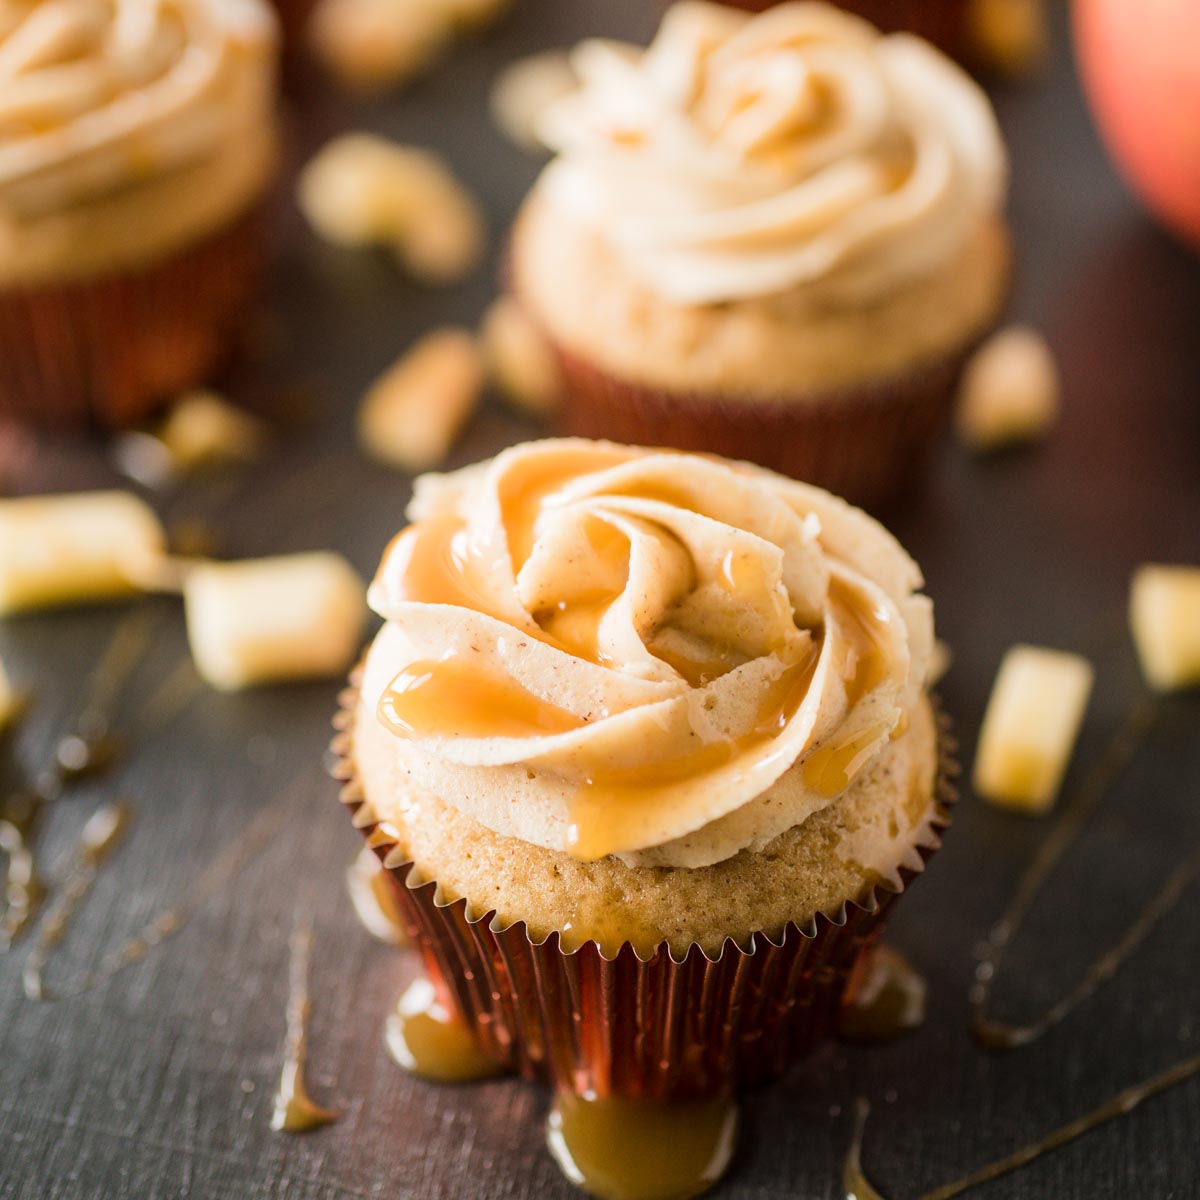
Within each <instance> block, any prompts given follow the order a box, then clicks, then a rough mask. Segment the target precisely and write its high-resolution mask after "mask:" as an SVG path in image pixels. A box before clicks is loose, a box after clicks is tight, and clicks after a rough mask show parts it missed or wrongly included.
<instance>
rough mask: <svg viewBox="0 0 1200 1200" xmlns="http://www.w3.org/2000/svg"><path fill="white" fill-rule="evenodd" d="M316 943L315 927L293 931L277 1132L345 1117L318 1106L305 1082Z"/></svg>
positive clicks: (275, 1114)
mask: <svg viewBox="0 0 1200 1200" xmlns="http://www.w3.org/2000/svg"><path fill="white" fill-rule="evenodd" d="M312 941H313V934H312V926H311V925H297V926H296V928H295V929H294V930H293V931H292V937H291V957H290V959H289V962H288V1002H287V1033H286V1035H285V1037H284V1049H283V1070H282V1071H281V1072H280V1077H279V1090H278V1091H277V1092H276V1093H275V1106H274V1109H273V1110H272V1113H271V1128H272V1129H273V1130H274V1131H275V1132H276V1133H307V1132H308V1131H309V1130H310V1129H318V1128H320V1127H321V1126H322V1125H328V1124H330V1122H332V1121H336V1120H337V1119H338V1117H340V1116H341V1113H338V1112H335V1111H334V1110H333V1109H332V1108H323V1107H322V1106H321V1105H319V1104H317V1103H316V1102H315V1101H314V1100H313V1099H312V1097H311V1096H309V1094H308V1087H307V1086H306V1084H305V1082H304V1062H305V1059H306V1058H307V1056H308V1016H309V1011H310V1009H311V1007H312V1005H311V1002H310V1000H309V995H308V972H309V964H310V962H311V961H312Z"/></svg>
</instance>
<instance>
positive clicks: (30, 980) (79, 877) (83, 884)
mask: <svg viewBox="0 0 1200 1200" xmlns="http://www.w3.org/2000/svg"><path fill="white" fill-rule="evenodd" d="M130 816H131V813H130V810H129V808H128V806H127V805H124V804H119V803H114V804H104V805H101V807H100V808H98V809H96V811H95V812H94V813H93V814H92V815H91V817H90V818H89V819H88V822H87V824H86V825H84V827H83V832H82V833H81V834H80V835H79V844H78V847H77V848H76V852H75V862H74V864H73V865H72V867H71V869H70V871H69V872H68V874H67V879H66V882H65V883H64V884H63V889H62V892H61V894H60V895H59V897H58V899H57V900H56V901H55V903H54V905H53V907H52V908H51V909H50V912H49V913H48V914H47V916H46V920H45V921H44V922H43V923H42V928H41V931H40V933H39V934H38V940H37V944H36V945H35V946H34V948H33V950H32V951H30V954H29V958H28V959H27V960H26V963H25V969H24V972H23V973H22V977H21V978H22V983H23V984H24V987H25V995H26V996H28V997H29V999H30V1000H49V999H52V998H53V997H52V996H51V995H49V994H48V993H47V990H46V987H45V980H44V979H43V972H44V970H45V967H46V963H47V962H48V961H49V959H50V956H51V954H53V953H54V948H55V947H56V946H57V945H58V944H59V942H61V941H62V940H63V938H64V937H65V936H66V932H67V929H68V928H69V927H70V924H71V919H72V918H73V917H74V915H75V913H76V911H77V910H78V908H79V906H80V904H82V903H83V899H84V897H85V896H86V895H87V894H88V892H89V891H91V888H92V884H94V883H95V882H96V876H97V875H98V874H99V872H100V868H101V866H102V865H103V864H104V861H105V859H107V858H108V856H109V855H110V854H111V853H112V852H113V850H114V849H115V848H116V846H117V844H118V842H119V841H120V840H121V837H122V835H123V834H124V832H125V827H126V826H127V825H128V823H129V819H130Z"/></svg>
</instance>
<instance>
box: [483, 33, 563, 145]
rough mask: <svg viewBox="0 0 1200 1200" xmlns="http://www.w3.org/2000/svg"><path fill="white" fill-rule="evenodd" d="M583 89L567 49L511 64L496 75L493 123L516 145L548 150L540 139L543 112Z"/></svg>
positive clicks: (533, 55)
mask: <svg viewBox="0 0 1200 1200" xmlns="http://www.w3.org/2000/svg"><path fill="white" fill-rule="evenodd" d="M578 86H579V79H578V77H577V76H576V74H575V69H574V68H573V67H572V66H571V59H570V56H569V55H568V54H567V52H566V51H565V50H543V51H542V52H541V53H540V54H530V55H529V56H528V57H526V58H518V59H517V60H516V61H515V62H511V63H509V64H508V66H506V67H505V68H504V70H502V71H501V72H500V74H499V75H498V76H496V82H495V83H494V84H492V91H491V94H490V96H489V97H488V104H489V107H490V108H491V112H492V121H493V122H494V123H495V125H496V127H497V128H498V129H499V130H500V132H501V133H502V134H504V136H505V137H506V138H508V140H509V141H510V142H512V143H513V144H514V145H516V146H519V147H520V148H521V149H522V150H527V151H529V152H531V153H534V152H537V151H539V150H544V149H545V147H544V146H543V145H542V141H541V138H540V137H539V136H538V124H539V122H540V121H541V117H542V113H543V112H545V110H546V109H547V108H548V107H549V106H550V105H551V104H553V103H554V102H555V101H556V100H561V99H562V97H563V96H566V95H568V94H569V93H570V92H572V91H574V90H575V88H576V87H578Z"/></svg>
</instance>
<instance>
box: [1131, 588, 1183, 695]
mask: <svg viewBox="0 0 1200 1200" xmlns="http://www.w3.org/2000/svg"><path fill="white" fill-rule="evenodd" d="M1129 618H1130V623H1131V624H1132V626H1133V641H1134V645H1135V646H1136V647H1137V652H1138V658H1139V659H1140V661H1141V664H1142V673H1143V674H1144V675H1145V677H1146V681H1147V682H1148V683H1149V684H1150V686H1151V687H1153V688H1155V689H1157V690H1158V691H1160V692H1167V691H1174V690H1175V689H1176V688H1185V687H1191V686H1193V685H1195V684H1197V683H1200V567H1165V566H1152V565H1147V566H1143V567H1139V568H1138V569H1137V571H1135V572H1134V576H1133V586H1132V588H1131V590H1130V601H1129Z"/></svg>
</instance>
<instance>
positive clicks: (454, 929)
mask: <svg viewBox="0 0 1200 1200" xmlns="http://www.w3.org/2000/svg"><path fill="white" fill-rule="evenodd" d="M357 682H358V677H357V675H356V676H355V677H352V679H351V687H350V688H349V689H348V690H347V691H345V692H344V693H343V694H342V696H341V697H340V703H341V711H340V712H339V713H338V716H337V718H336V719H335V722H334V724H335V727H336V728H337V729H338V731H339V732H338V733H337V735H336V736H335V738H334V740H333V744H332V752H333V755H334V757H335V765H334V768H333V774H334V776H335V778H337V779H339V780H341V781H342V785H343V786H342V789H341V801H342V803H343V804H344V805H345V806H346V807H347V808H348V809H349V810H350V812H351V814H352V818H353V821H354V825H355V826H356V827H357V828H358V829H359V830H360V831H361V832H362V834H363V836H364V837H365V838H366V839H367V843H368V844H369V845H370V846H371V847H372V848H373V849H374V851H375V853H376V855H377V856H378V857H379V860H380V862H381V863H383V865H384V867H385V868H386V869H387V870H388V871H389V873H390V876H391V878H392V880H393V881H394V883H395V885H396V894H397V897H398V900H399V903H400V906H401V909H402V911H403V913H404V915H405V919H406V922H407V924H408V927H409V935H410V938H411V940H412V942H413V944H414V946H416V947H417V948H418V949H419V951H420V953H421V955H422V958H423V960H424V967H425V970H426V971H427V973H428V975H429V977H430V979H431V980H432V982H433V984H434V986H435V988H436V989H437V990H438V992H439V994H440V997H441V999H442V1001H443V1002H444V1003H446V1004H448V1005H450V1006H452V1010H453V1011H456V1012H457V1013H459V1014H460V1015H461V1017H462V1018H463V1020H464V1021H466V1022H467V1023H468V1025H469V1026H470V1027H471V1028H473V1029H474V1031H475V1033H476V1036H477V1037H478V1040H479V1043H480V1045H481V1047H482V1048H483V1050H484V1051H485V1052H486V1053H487V1055H488V1056H489V1057H491V1058H493V1059H494V1060H495V1061H496V1062H497V1063H498V1064H500V1065H501V1066H502V1067H504V1068H505V1069H507V1070H508V1071H510V1072H512V1073H514V1074H517V1075H520V1076H522V1077H524V1078H526V1079H535V1080H541V1081H544V1082H546V1083H549V1084H551V1085H552V1086H554V1087H556V1088H567V1089H571V1090H573V1091H574V1092H576V1093H579V1094H584V1093H589V1094H594V1095H596V1096H607V1095H620V1096H626V1097H639V1098H647V1099H666V1098H683V1097H689V1096H701V1095H709V1094H714V1093H719V1092H722V1091H728V1090H729V1089H730V1088H734V1087H744V1086H748V1085H753V1084H757V1083H762V1082H765V1081H767V1080H769V1079H771V1078H774V1077H777V1076H779V1075H781V1074H783V1073H784V1072H785V1071H786V1070H787V1069H788V1068H789V1067H790V1066H791V1065H792V1064H793V1063H795V1062H796V1061H798V1060H799V1059H800V1058H802V1057H803V1056H804V1055H805V1053H806V1052H807V1051H809V1050H810V1049H811V1048H812V1047H813V1046H814V1045H815V1044H816V1043H817V1042H819V1041H820V1040H821V1039H823V1038H824V1037H825V1036H827V1035H828V1034H829V1033H830V1031H831V1029H832V1027H833V1025H834V1022H835V1021H836V1018H837V1015H838V1011H839V1008H840V1006H841V1004H842V1000H843V995H844V993H845V989H846V984H847V981H848V978H849V976H850V973H851V970H852V969H853V967H854V965H855V963H856V962H857V960H858V958H859V956H860V954H861V952H862V951H863V949H864V948H865V947H866V946H868V945H869V944H870V943H871V942H872V941H873V940H874V939H875V938H876V937H877V936H878V935H879V934H880V932H881V930H882V928H883V923H884V920H885V918H886V916H887V914H888V912H889V911H890V909H891V907H892V905H893V903H894V902H895V901H896V899H897V897H898V896H899V895H900V894H901V893H902V892H903V891H904V890H905V889H906V888H907V886H908V884H909V883H910V882H911V880H912V879H913V878H914V877H915V876H917V875H918V874H920V873H921V872H922V871H923V870H924V865H925V863H926V862H927V861H928V859H929V858H930V857H931V855H932V854H933V853H934V851H935V850H936V849H937V848H938V847H939V846H940V845H941V835H942V833H943V831H944V830H945V829H946V827H947V826H948V825H949V823H950V808H951V806H952V805H953V803H954V801H955V799H956V792H955V789H954V786H953V783H952V780H953V779H954V778H955V776H956V775H957V773H958V768H957V764H956V762H955V759H954V752H955V749H956V747H955V745H954V742H953V739H952V738H951V736H950V732H949V722H948V720H947V718H946V717H945V716H944V715H943V714H942V713H941V712H940V710H939V712H938V730H939V734H938V740H939V769H938V773H937V783H936V793H935V797H934V813H933V816H932V818H931V820H930V826H929V829H928V834H927V836H926V837H924V838H923V839H922V843H921V844H920V845H919V846H918V847H917V857H918V858H919V862H917V861H916V860H915V859H914V863H913V865H912V866H908V867H903V868H901V871H900V878H901V883H900V886H899V887H898V888H893V887H891V886H889V885H887V884H879V885H876V886H875V887H873V888H872V889H871V890H870V892H869V893H868V894H867V895H865V896H864V897H862V898H861V900H860V901H858V902H847V903H845V904H844V905H842V907H841V908H840V909H839V910H838V911H837V912H836V913H834V914H833V915H826V914H824V913H819V914H818V915H817V917H816V918H815V919H814V920H813V921H812V922H811V923H810V925H809V926H808V927H807V928H800V927H799V926H797V925H794V924H789V925H788V926H787V928H786V929H785V930H784V931H783V933H782V935H781V936H780V937H779V938H771V937H768V936H767V935H766V934H764V933H762V932H761V931H760V932H756V933H754V934H753V935H752V937H751V938H750V939H749V940H748V941H747V942H746V943H745V944H744V945H739V944H738V943H737V942H735V941H734V940H733V939H729V940H727V941H726V942H725V944H724V946H723V947H722V948H721V951H720V953H718V954H717V955H716V956H712V955H709V954H706V953H705V952H704V951H703V950H702V949H701V948H700V947H699V946H696V945H693V946H692V947H691V948H690V949H689V950H688V952H687V953H686V954H685V955H683V956H682V957H676V956H675V955H674V954H672V952H671V951H670V949H669V947H668V946H667V945H666V944H665V943H664V944H662V945H660V946H659V947H658V948H657V949H656V950H655V952H654V953H653V954H652V955H651V956H650V957H648V958H644V957H641V956H640V955H639V954H638V953H637V952H636V951H635V950H634V948H633V947H632V945H630V944H629V943H628V942H626V943H625V944H624V945H622V946H621V948H620V950H619V952H618V953H617V954H616V956H615V957H606V956H605V954H604V953H603V952H602V951H601V949H600V947H599V945H597V944H596V943H595V942H585V943H584V944H583V945H581V946H580V947H579V948H578V949H574V950H566V949H564V948H562V946H560V944H559V936H558V934H557V932H555V933H552V934H550V936H549V937H547V938H545V939H543V940H540V941H539V940H535V939H534V938H533V937H532V936H531V935H530V934H529V932H528V930H527V929H526V926H525V924H524V922H521V921H516V922H514V923H512V924H509V925H504V924H502V923H501V922H500V921H498V919H497V914H496V913H495V911H487V912H473V911H472V910H471V908H470V906H469V905H468V903H467V901H466V900H464V899H450V898H448V897H446V896H444V895H442V894H441V891H440V888H439V887H438V885H437V882H436V881H435V880H432V879H427V878H425V877H424V876H423V875H422V874H421V871H420V869H419V867H418V866H417V865H416V864H415V863H413V862H411V861H409V860H407V859H406V858H405V855H404V851H403V849H402V848H401V847H400V846H399V845H398V843H397V841H396V839H395V837H394V836H393V835H391V834H389V833H388V832H387V828H386V826H385V825H381V824H380V821H379V818H378V815H377V814H376V813H375V812H374V811H373V809H372V807H371V805H370V804H369V803H368V802H367V801H366V798H365V795H364V792H363V788H362V785H361V782H360V780H359V778H358V774H357V771H356V768H355V766H354V762H353V758H352V740H353V725H354V719H355V706H356V705H357V703H358V690H357V686H356V685H357Z"/></svg>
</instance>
